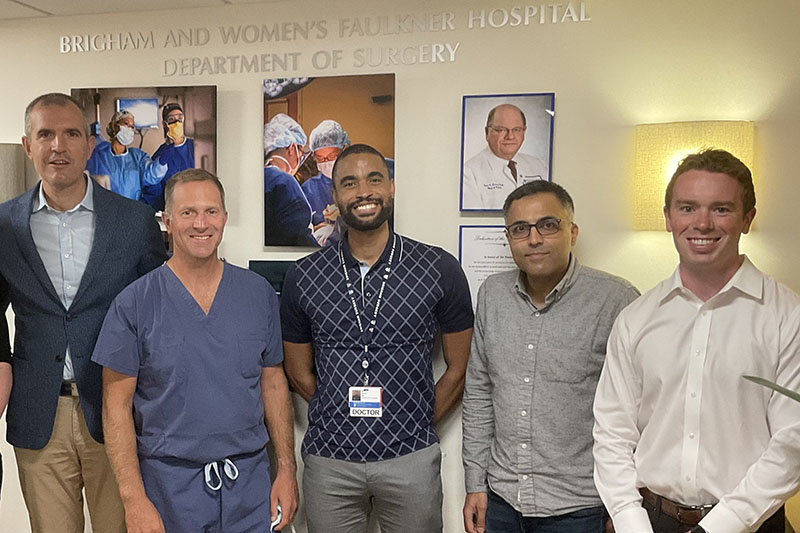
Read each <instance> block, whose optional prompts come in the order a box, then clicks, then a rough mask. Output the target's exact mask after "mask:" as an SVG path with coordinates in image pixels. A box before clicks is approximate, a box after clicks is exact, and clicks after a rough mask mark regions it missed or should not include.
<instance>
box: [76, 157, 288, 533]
mask: <svg viewBox="0 0 800 533" xmlns="http://www.w3.org/2000/svg"><path fill="white" fill-rule="evenodd" d="M165 199H166V210H165V212H164V215H165V216H164V223H165V224H166V226H167V230H168V231H169V233H170V235H171V236H172V238H173V241H174V247H175V253H174V255H173V256H172V258H170V260H169V261H167V262H166V263H165V264H164V265H162V266H161V267H160V268H158V269H156V270H154V271H153V272H151V273H150V274H149V275H147V276H144V277H143V278H141V279H140V280H139V281H137V282H136V283H133V284H131V285H130V286H128V287H127V288H126V289H125V290H124V291H123V292H121V293H120V295H119V296H118V297H117V299H116V300H115V301H114V303H113V304H112V306H111V309H110V310H109V313H108V315H107V316H106V320H105V322H104V324H103V329H102V331H101V333H100V338H99V340H98V343H97V346H96V348H95V351H94V355H93V356H92V359H93V360H94V361H95V362H97V363H99V364H101V365H103V366H104V367H105V368H104V369H103V398H104V405H103V426H104V432H105V437H106V446H107V450H108V455H109V458H110V459H111V464H112V467H113V469H114V473H115V475H116V478H117V482H118V484H119V488H120V495H121V496H122V501H123V504H124V506H125V520H126V523H127V526H128V529H129V531H131V530H134V529H135V531H169V532H170V533H176V532H186V533H197V532H200V531H202V532H219V533H221V532H229V531H247V532H264V533H266V532H268V531H270V522H271V521H272V520H274V519H275V518H277V516H278V514H279V508H280V510H281V514H282V517H283V518H282V520H281V521H280V524H278V528H281V527H283V526H286V525H288V524H289V523H290V522H291V520H292V518H293V516H294V512H295V510H296V508H297V499H298V498H297V481H296V478H295V474H296V465H295V459H294V442H293V440H294V434H293V425H292V408H291V404H290V403H289V392H288V387H287V384H286V378H285V376H284V374H283V368H282V366H281V362H282V359H283V356H282V351H281V336H280V325H279V322H278V300H277V296H276V294H275V291H274V290H273V289H272V287H271V286H270V285H269V284H268V283H267V282H266V280H264V279H263V278H261V277H260V276H258V275H256V274H254V273H251V272H250V271H248V270H244V269H241V268H238V267H235V266H233V265H230V264H228V263H225V262H223V261H222V260H220V259H219V258H218V256H217V248H218V247H219V243H220V241H221V239H222V234H223V230H224V228H225V223H226V221H227V218H228V215H227V212H226V211H225V198H224V191H223V188H222V184H221V183H220V182H219V180H218V179H217V178H215V177H214V176H213V175H212V174H209V173H208V172H206V171H204V170H199V169H191V170H186V171H183V172H180V173H178V174H176V175H175V176H173V177H172V179H170V180H169V182H167V187H166V191H165ZM265 420H266V425H265ZM267 428H269V434H268V433H267ZM270 439H271V440H272V442H273V445H274V448H275V455H276V457H277V460H278V465H277V466H278V468H277V477H276V479H275V482H274V484H273V485H272V487H270V477H269V461H268V458H267V454H266V451H265V446H266V444H267V441H269V440H270ZM137 456H138V457H137ZM137 528H138V529H137Z"/></svg>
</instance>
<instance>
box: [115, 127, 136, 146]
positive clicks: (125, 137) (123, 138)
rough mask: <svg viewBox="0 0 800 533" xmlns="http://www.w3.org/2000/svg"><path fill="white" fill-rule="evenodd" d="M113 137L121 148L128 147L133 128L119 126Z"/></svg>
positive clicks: (131, 138)
mask: <svg viewBox="0 0 800 533" xmlns="http://www.w3.org/2000/svg"><path fill="white" fill-rule="evenodd" d="M115 137H116V138H117V140H118V141H119V142H120V144H122V145H123V146H129V145H131V144H132V143H133V128H130V127H128V126H120V127H119V131H118V132H117V134H116V135H115Z"/></svg>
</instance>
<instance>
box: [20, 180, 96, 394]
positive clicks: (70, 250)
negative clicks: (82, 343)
mask: <svg viewBox="0 0 800 533" xmlns="http://www.w3.org/2000/svg"><path fill="white" fill-rule="evenodd" d="M86 183H87V185H86V194H85V195H84V196H83V200H81V202H80V203H79V204H78V205H76V206H75V207H73V208H72V209H70V210H69V211H67V212H61V211H58V210H56V209H53V208H52V207H50V205H49V204H48V203H47V199H46V198H45V196H44V191H43V190H42V186H41V184H40V185H39V196H38V198H37V199H36V200H34V202H33V210H32V212H31V221H30V225H31V236H32V237H33V242H34V243H35V244H36V250H37V251H38V252H39V257H41V258H42V262H43V263H44V268H45V270H47V275H48V276H49V277H50V281H51V282H52V283H53V287H54V288H55V290H56V294H58V297H59V299H60V300H61V303H62V304H63V305H64V308H65V309H69V307H70V305H72V300H73V299H74V298H75V294H76V293H77V292H78V286H79V285H80V283H81V278H82V277H83V271H84V270H86V264H87V263H88V262H89V254H90V253H91V251H92V242H94V223H95V220H94V219H95V216H94V199H93V197H92V187H93V184H92V180H91V179H90V178H89V177H88V176H87V177H86ZM86 355H87V356H90V355H91V354H86ZM64 361H65V363H64V379H65V380H67V381H72V380H74V379H75V374H74V373H73V371H72V358H71V357H70V351H69V346H67V353H66V354H65V359H64Z"/></svg>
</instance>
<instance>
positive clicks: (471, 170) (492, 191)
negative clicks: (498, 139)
mask: <svg viewBox="0 0 800 533" xmlns="http://www.w3.org/2000/svg"><path fill="white" fill-rule="evenodd" d="M511 160H512V161H514V163H516V167H517V177H516V179H515V178H514V175H513V174H512V173H511V169H510V168H508V159H503V158H502V157H497V156H496V155H494V154H493V153H492V151H491V150H490V149H489V147H488V146H487V147H486V148H484V149H483V150H481V151H480V152H478V154H477V155H475V156H474V157H472V159H470V160H469V161H467V162H466V163H465V164H464V177H463V185H462V186H463V191H462V195H463V196H462V197H461V198H462V202H461V208H462V209H487V210H492V209H502V208H503V203H504V202H505V201H506V196H508V194H509V193H510V192H511V191H513V190H514V189H516V188H517V187H519V186H520V185H524V184H526V183H528V182H529V181H533V180H546V179H549V176H550V175H549V173H548V172H547V163H545V162H544V161H542V160H541V159H539V158H538V157H533V156H532V155H528V154H523V153H522V152H517V153H516V155H514V157H513V158H512V159H511Z"/></svg>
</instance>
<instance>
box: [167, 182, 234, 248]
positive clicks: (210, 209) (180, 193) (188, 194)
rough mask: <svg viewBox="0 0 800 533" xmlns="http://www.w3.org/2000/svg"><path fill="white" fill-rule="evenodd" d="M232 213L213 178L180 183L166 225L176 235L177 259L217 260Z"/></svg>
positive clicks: (173, 197) (172, 200)
mask: <svg viewBox="0 0 800 533" xmlns="http://www.w3.org/2000/svg"><path fill="white" fill-rule="evenodd" d="M227 221H228V214H227V213H226V212H225V208H224V207H223V205H222V197H221V196H220V193H219V189H217V186H216V185H214V183H212V182H210V181H186V182H183V183H178V184H176V185H175V188H174V189H173V191H172V196H171V202H170V204H169V209H168V210H167V211H165V212H164V224H165V225H166V226H167V231H168V232H169V234H170V235H172V239H173V243H174V247H175V258H177V259H179V260H182V261H194V262H197V261H203V260H208V259H216V257H217V248H219V243H220V242H221V241H222V234H223V232H224V230H225V223H226V222H227Z"/></svg>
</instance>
